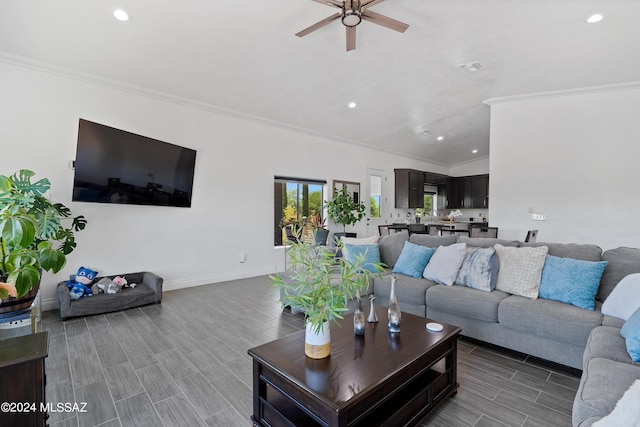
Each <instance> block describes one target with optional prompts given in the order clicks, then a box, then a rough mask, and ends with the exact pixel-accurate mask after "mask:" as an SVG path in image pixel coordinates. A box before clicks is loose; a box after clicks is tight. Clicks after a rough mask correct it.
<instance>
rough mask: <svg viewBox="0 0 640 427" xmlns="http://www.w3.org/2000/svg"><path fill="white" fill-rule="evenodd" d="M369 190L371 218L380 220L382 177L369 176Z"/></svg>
mask: <svg viewBox="0 0 640 427" xmlns="http://www.w3.org/2000/svg"><path fill="white" fill-rule="evenodd" d="M369 188H370V190H369V191H370V193H369V217H370V218H380V215H381V214H380V205H381V201H382V177H381V176H380V175H369Z"/></svg>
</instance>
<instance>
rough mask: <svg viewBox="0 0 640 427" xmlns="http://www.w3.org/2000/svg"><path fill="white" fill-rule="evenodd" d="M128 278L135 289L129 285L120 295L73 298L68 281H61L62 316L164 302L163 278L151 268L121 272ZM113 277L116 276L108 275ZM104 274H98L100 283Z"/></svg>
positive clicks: (64, 318)
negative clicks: (127, 272) (150, 270)
mask: <svg viewBox="0 0 640 427" xmlns="http://www.w3.org/2000/svg"><path fill="white" fill-rule="evenodd" d="M119 276H124V277H126V278H127V281H128V282H129V283H130V284H131V283H136V287H135V288H125V289H123V290H122V291H120V292H119V293H117V294H98V295H92V296H86V297H82V298H79V299H76V300H72V299H71V298H70V296H69V288H68V287H67V284H66V282H60V283H58V286H57V288H56V294H57V296H58V306H59V307H60V317H61V318H62V320H67V319H69V318H72V317H78V316H91V315H94V314H102V313H109V312H112V311H120V310H126V309H128V308H133V307H139V306H141V305H146V304H154V303H160V302H161V301H162V283H163V279H162V277H160V276H158V275H157V274H154V273H151V272H149V271H143V272H138V273H129V274H119ZM108 277H109V278H111V279H113V277H115V275H114V276H108ZM101 278H102V277H96V278H95V280H94V282H96V283H97V282H98V281H99V280H100V279H101Z"/></svg>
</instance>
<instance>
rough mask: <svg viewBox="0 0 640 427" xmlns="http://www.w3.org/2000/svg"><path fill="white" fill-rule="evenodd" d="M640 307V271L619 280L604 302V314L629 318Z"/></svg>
mask: <svg viewBox="0 0 640 427" xmlns="http://www.w3.org/2000/svg"><path fill="white" fill-rule="evenodd" d="M638 308H640V273H634V274H629V275H628V276H625V277H623V278H622V280H620V281H619V282H618V284H617V285H616V287H615V288H614V289H613V291H612V292H611V293H610V294H609V296H608V297H607V299H606V300H605V301H604V303H603V304H602V314H605V315H607V316H613V317H617V318H618V319H622V320H629V318H630V317H631V315H632V314H633V313H634V312H635V311H636V310H637V309H638Z"/></svg>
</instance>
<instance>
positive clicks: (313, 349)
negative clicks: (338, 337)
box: [304, 321, 331, 359]
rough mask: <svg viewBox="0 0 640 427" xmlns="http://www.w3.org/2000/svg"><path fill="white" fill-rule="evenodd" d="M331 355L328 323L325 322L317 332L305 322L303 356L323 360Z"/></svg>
mask: <svg viewBox="0 0 640 427" xmlns="http://www.w3.org/2000/svg"><path fill="white" fill-rule="evenodd" d="M330 353H331V333H330V330H329V322H328V321H325V322H324V323H323V324H322V327H321V328H320V330H319V331H316V330H315V327H314V325H312V324H311V323H308V322H307V326H306V332H305V336H304V354H306V355H307V357H310V358H312V359H324V358H325V357H328V356H329V354H330Z"/></svg>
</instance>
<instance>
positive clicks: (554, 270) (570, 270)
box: [540, 255, 607, 310]
mask: <svg viewBox="0 0 640 427" xmlns="http://www.w3.org/2000/svg"><path fill="white" fill-rule="evenodd" d="M606 265H607V261H599V262H593V261H584V260H581V259H573V258H559V257H556V256H553V255H547V259H546V260H545V262H544V268H543V269H542V280H541V281H540V298H546V299H551V300H555V301H560V302H565V303H567V304H571V305H575V306H576V307H581V308H584V309H587V310H593V309H594V308H595V299H596V292H598V286H599V285H600V278H601V277H602V273H603V272H604V267H605V266H606Z"/></svg>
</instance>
